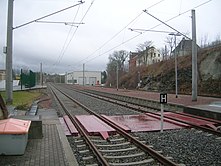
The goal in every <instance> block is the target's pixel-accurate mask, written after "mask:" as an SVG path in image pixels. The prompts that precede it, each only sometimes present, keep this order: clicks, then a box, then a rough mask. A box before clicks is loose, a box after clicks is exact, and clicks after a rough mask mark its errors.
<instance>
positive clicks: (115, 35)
mask: <svg viewBox="0 0 221 166" xmlns="http://www.w3.org/2000/svg"><path fill="white" fill-rule="evenodd" d="M163 1H165V0H161V1H159V2H157V3H155V4H153V5H151V6H149V7H148V8H147V9H150V8H152V7H154V6H156V5H158V4H160V3H162V2H163ZM142 14H143V12H141V13H139V14H138V15H137V16H136V17H135V18H134V19H132V20H131V21H130V22H129V23H128V24H126V25H125V26H124V27H123V28H122V29H121V30H120V31H118V32H117V33H116V34H114V35H113V36H112V37H111V38H110V39H108V40H107V41H106V42H104V44H102V45H101V46H100V47H99V48H98V49H96V50H95V51H94V52H92V53H91V54H90V55H88V56H87V57H86V58H84V59H82V60H80V61H78V62H77V63H76V64H78V63H81V62H82V61H85V60H87V59H88V58H89V57H91V56H92V55H94V54H95V53H96V52H97V51H99V50H100V49H102V48H103V47H104V46H106V45H107V44H108V43H109V42H110V41H112V40H113V39H114V38H115V37H117V36H118V35H119V34H120V33H121V32H122V31H124V30H125V29H126V28H127V27H128V26H129V25H130V24H132V23H133V22H134V21H135V20H137V19H138V18H139V17H140V16H141V15H142ZM120 45H122V44H120ZM120 45H119V46H120ZM111 50H112V49H111ZM108 52H109V51H108ZM102 55H103V54H102ZM93 59H94V58H93ZM86 62H88V61H86Z"/></svg>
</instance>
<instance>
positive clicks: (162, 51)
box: [159, 45, 170, 60]
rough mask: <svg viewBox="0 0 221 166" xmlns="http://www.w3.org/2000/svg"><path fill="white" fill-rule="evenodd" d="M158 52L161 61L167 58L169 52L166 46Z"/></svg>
mask: <svg viewBox="0 0 221 166" xmlns="http://www.w3.org/2000/svg"><path fill="white" fill-rule="evenodd" d="M159 52H160V53H161V55H162V56H163V60H166V59H168V58H169V52H170V51H169V50H168V49H167V46H166V45H165V47H162V48H161V49H160V50H159Z"/></svg>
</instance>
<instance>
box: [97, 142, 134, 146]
mask: <svg viewBox="0 0 221 166" xmlns="http://www.w3.org/2000/svg"><path fill="white" fill-rule="evenodd" d="M129 144H131V143H130V142H123V143H116V144H95V145H96V146H97V147H118V146H125V145H129Z"/></svg>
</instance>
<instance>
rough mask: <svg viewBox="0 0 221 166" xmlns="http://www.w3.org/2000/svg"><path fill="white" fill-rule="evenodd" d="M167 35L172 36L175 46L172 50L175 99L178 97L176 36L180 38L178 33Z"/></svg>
mask: <svg viewBox="0 0 221 166" xmlns="http://www.w3.org/2000/svg"><path fill="white" fill-rule="evenodd" d="M169 35H172V36H174V44H175V49H174V57H175V84H176V98H177V97H178V92H177V53H176V36H181V35H180V33H174V32H173V33H169Z"/></svg>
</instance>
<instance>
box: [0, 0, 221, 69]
mask: <svg viewBox="0 0 221 166" xmlns="http://www.w3.org/2000/svg"><path fill="white" fill-rule="evenodd" d="M157 2H159V3H158V4H156V3H157ZM204 2H207V0H163V1H161V0H158V1H157V0H85V3H83V4H81V5H78V6H76V7H74V8H71V9H69V10H67V11H64V12H62V13H58V14H56V15H53V16H51V17H48V18H45V19H43V20H41V21H54V22H73V21H74V22H75V23H79V22H81V21H82V19H83V21H82V22H83V23H84V24H80V25H78V28H76V27H74V26H69V25H65V24H52V23H50V24H49V23H32V24H29V25H26V26H23V27H20V28H17V29H14V30H13V68H28V69H30V70H33V71H39V70H40V63H42V64H43V70H44V71H45V72H48V73H65V72H70V71H73V70H82V66H83V63H85V69H86V70H93V71H97V70H99V71H104V70H105V69H106V64H107V63H108V56H109V55H110V54H111V53H113V51H115V50H117V51H118V50H122V49H123V50H127V51H135V50H136V47H137V45H138V44H140V43H144V42H145V41H148V40H151V41H153V44H154V46H155V47H156V48H158V49H160V48H162V47H164V45H165V38H166V36H168V34H166V33H159V32H158V33H157V32H145V33H143V34H139V33H137V32H132V31H130V30H128V29H129V28H133V29H147V30H148V29H151V28H153V27H155V26H156V25H158V24H160V22H159V21H157V20H156V19H154V18H152V17H151V16H149V15H148V14H147V13H145V12H143V10H144V9H147V10H148V12H149V13H150V14H152V15H154V16H155V17H157V18H159V19H160V20H163V21H166V20H169V19H170V18H173V17H175V16H178V15H180V16H179V17H176V18H175V19H172V20H171V21H168V22H167V24H169V25H170V26H172V27H174V28H175V29H177V30H179V31H180V32H182V33H187V34H188V36H189V37H190V38H191V17H190V16H191V9H193V8H194V7H196V6H198V5H200V4H202V3H204ZM78 3H79V2H78V1H75V0H14V22H13V27H17V26H19V25H21V24H24V23H27V22H29V21H32V20H35V19H37V18H39V17H42V16H45V15H47V14H51V13H53V12H55V11H58V10H61V9H63V8H66V7H68V6H71V5H74V4H78ZM154 4H156V5H154ZM151 6H152V7H151ZM0 9H1V10H0V29H1V33H0V69H4V68H5V55H4V54H3V46H5V45H6V28H7V24H6V22H7V0H0ZM188 10H190V11H188ZM195 10H196V21H197V22H196V26H197V42H198V44H200V41H201V40H202V39H204V38H207V41H208V42H211V41H214V40H215V39H216V38H217V36H220V35H221V22H220V15H221V1H220V0H211V1H209V2H208V3H206V4H204V5H202V6H200V7H198V8H196V9H195ZM87 11H88V12H87ZM185 11H188V12H186V13H185V14H182V13H183V12H185ZM86 12H87V13H86ZM85 14H86V15H85ZM153 30H160V31H162V30H163V31H171V32H173V30H172V29H170V28H168V27H166V26H165V25H160V26H157V27H155V28H154V29H153ZM180 38H182V37H180Z"/></svg>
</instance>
